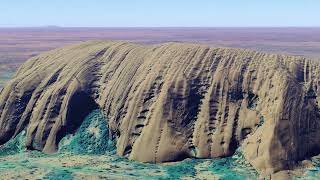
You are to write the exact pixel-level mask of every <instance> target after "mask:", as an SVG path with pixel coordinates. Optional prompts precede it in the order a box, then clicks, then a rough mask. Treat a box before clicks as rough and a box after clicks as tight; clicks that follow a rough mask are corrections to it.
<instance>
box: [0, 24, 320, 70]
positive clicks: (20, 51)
mask: <svg viewBox="0 0 320 180" xmlns="http://www.w3.org/2000/svg"><path fill="white" fill-rule="evenodd" d="M88 40H124V41H130V42H138V43H144V44H157V43H163V42H191V43H201V44H206V45H209V46H213V47H235V48H249V49H253V50H259V51H265V52H272V53H280V54H289V55H304V56H309V57H319V56H320V28H62V27H61V28H60V27H42V28H0V64H1V68H2V69H3V67H5V69H7V68H12V69H16V68H17V67H18V66H19V65H20V64H22V63H23V62H25V61H26V60H27V59H28V58H30V57H32V56H35V55H38V54H39V53H41V52H44V51H47V50H51V49H54V48H57V47H62V46H63V45H67V44H73V43H77V42H82V41H88Z"/></svg>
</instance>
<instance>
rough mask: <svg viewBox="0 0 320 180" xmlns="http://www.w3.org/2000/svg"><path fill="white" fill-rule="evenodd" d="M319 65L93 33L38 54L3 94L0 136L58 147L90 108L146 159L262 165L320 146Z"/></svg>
mask: <svg viewBox="0 0 320 180" xmlns="http://www.w3.org/2000/svg"><path fill="white" fill-rule="evenodd" d="M319 70H320V64H319V62H316V61H313V60H310V59H306V58H304V57H294V56H285V55H273V54H265V53H261V52H255V51H251V50H243V49H227V48H210V47H208V46H205V45H196V44H181V43H166V44H160V45H149V46H147V45H139V44H132V43H127V42H119V41H111V42H103V41H95V42H86V43H82V44H78V45H73V46H68V47H64V48H61V49H57V50H53V51H50V52H47V53H43V54H41V55H39V56H37V57H33V58H31V59H30V60H28V61H27V62H26V63H25V64H23V65H22V66H21V67H20V68H19V70H18V72H17V73H16V75H15V76H14V77H13V79H12V80H11V81H10V82H9V83H7V85H6V86H5V88H4V89H3V90H2V91H1V95H0V144H3V143H5V142H6V141H8V140H9V139H11V138H13V137H14V136H15V135H17V134H18V133H19V132H20V131H22V130H23V129H25V130H26V131H27V142H26V146H27V148H29V149H37V150H42V151H44V152H47V153H52V152H55V151H57V146H58V143H59V141H60V139H61V138H62V137H64V136H65V135H66V134H69V133H72V132H74V131H76V130H77V128H78V127H79V125H80V124H81V120H82V119H83V118H84V117H85V116H86V115H87V114H88V113H89V112H91V111H92V110H93V109H96V108H100V109H102V110H103V112H104V113H105V115H106V117H107V119H108V121H109V125H110V133H111V134H112V135H113V136H114V138H115V140H116V141H117V153H118V154H119V155H122V156H126V157H129V158H130V159H134V160H138V161H142V162H166V161H176V160H180V159H183V158H186V157H199V158H211V157H224V156H230V155H232V154H233V153H234V152H235V150H236V149H237V148H238V147H241V149H242V152H243V154H244V155H245V158H246V159H247V160H248V161H249V162H250V163H251V164H252V165H253V166H254V167H255V168H256V169H257V170H259V171H260V172H261V173H274V172H277V171H279V170H285V169H290V168H291V167H292V165H294V164H295V162H297V161H299V160H303V159H304V158H306V157H309V156H312V155H315V154H318V153H319V152H320V111H319V100H320V99H319V98H320V96H319V95H320V88H319V83H320V74H319V73H320V72H319Z"/></svg>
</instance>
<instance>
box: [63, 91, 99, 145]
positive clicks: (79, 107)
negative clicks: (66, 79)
mask: <svg viewBox="0 0 320 180" xmlns="http://www.w3.org/2000/svg"><path fill="white" fill-rule="evenodd" d="M95 109H99V106H98V104H97V103H96V102H95V101H94V99H93V98H92V97H90V96H89V95H88V94H86V93H85V92H83V91H80V92H76V93H75V94H74V95H73V96H72V97H71V98H70V101H69V104H68V111H67V117H66V124H65V125H64V126H62V127H61V129H60V130H59V132H58V133H57V143H59V141H60V140H61V139H62V138H63V137H65V136H66V135H67V134H73V133H75V131H76V130H77V129H78V128H79V127H80V125H81V124H82V122H83V120H84V119H85V117H86V116H88V115H89V114H90V113H91V112H92V111H93V110H95Z"/></svg>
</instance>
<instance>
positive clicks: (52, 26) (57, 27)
mask: <svg viewBox="0 0 320 180" xmlns="http://www.w3.org/2000/svg"><path fill="white" fill-rule="evenodd" d="M0 28H8V29H9V28H17V29H18V28H52V29H54V28H56V29H59V28H110V29H115V28H132V29H139V28H320V26H56V25H48V26H0Z"/></svg>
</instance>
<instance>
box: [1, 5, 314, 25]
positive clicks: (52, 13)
mask: <svg viewBox="0 0 320 180" xmlns="http://www.w3.org/2000/svg"><path fill="white" fill-rule="evenodd" d="M48 25H57V26H69V27H70V26H72V27H76V26H87V27H95V26H99V27H101V26H102V27H151V26H152V27H159V26H162V27H171V26H172V27H200V26H206V27H230V26H231V27H240V26H254V27H257V26H286V27H287V26H320V0H157V1H156V0H0V26H1V27H5V26H11V27H12V26H13V27H17V26H23V27H26V26H48Z"/></svg>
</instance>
